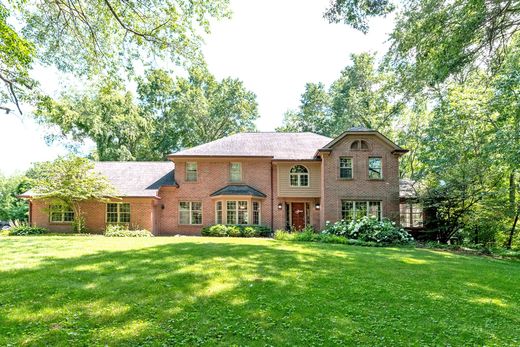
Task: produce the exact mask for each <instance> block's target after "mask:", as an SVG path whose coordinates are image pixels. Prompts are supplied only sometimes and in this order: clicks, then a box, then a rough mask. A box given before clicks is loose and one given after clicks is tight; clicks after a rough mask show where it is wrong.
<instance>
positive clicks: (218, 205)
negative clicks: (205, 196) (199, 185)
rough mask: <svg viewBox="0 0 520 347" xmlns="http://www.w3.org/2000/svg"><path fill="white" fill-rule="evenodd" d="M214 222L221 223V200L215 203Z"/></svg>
mask: <svg viewBox="0 0 520 347" xmlns="http://www.w3.org/2000/svg"><path fill="white" fill-rule="evenodd" d="M215 222H216V223H217V224H222V201H217V203H216V204H215Z"/></svg>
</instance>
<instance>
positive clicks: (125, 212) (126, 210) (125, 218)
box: [107, 203, 130, 224]
mask: <svg viewBox="0 0 520 347" xmlns="http://www.w3.org/2000/svg"><path fill="white" fill-rule="evenodd" d="M107 223H115V224H117V223H130V204H129V203H110V204H107Z"/></svg>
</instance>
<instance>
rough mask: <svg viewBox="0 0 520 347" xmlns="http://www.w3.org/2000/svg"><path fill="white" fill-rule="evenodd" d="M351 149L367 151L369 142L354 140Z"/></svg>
mask: <svg viewBox="0 0 520 347" xmlns="http://www.w3.org/2000/svg"><path fill="white" fill-rule="evenodd" d="M350 149H351V150H353V151H366V150H368V142H366V141H365V140H356V141H354V142H352V144H351V145H350Z"/></svg>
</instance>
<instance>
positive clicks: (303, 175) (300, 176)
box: [290, 165, 309, 187]
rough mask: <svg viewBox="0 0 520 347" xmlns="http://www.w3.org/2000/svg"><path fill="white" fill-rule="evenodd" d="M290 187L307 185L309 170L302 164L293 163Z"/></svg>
mask: <svg viewBox="0 0 520 347" xmlns="http://www.w3.org/2000/svg"><path fill="white" fill-rule="evenodd" d="M290 180H291V187H308V186H309V170H307V168H306V167H305V166H303V165H295V166H293V167H292V168H291V171H290Z"/></svg>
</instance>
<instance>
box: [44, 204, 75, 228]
mask: <svg viewBox="0 0 520 347" xmlns="http://www.w3.org/2000/svg"><path fill="white" fill-rule="evenodd" d="M53 213H56V214H57V213H59V214H60V217H61V218H60V220H57V221H56V220H52V214H53ZM70 213H72V220H70V221H69V220H65V215H66V214H70ZM73 221H74V210H72V208H70V207H68V206H66V205H64V204H51V205H49V223H51V224H68V223H72V222H73Z"/></svg>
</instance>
